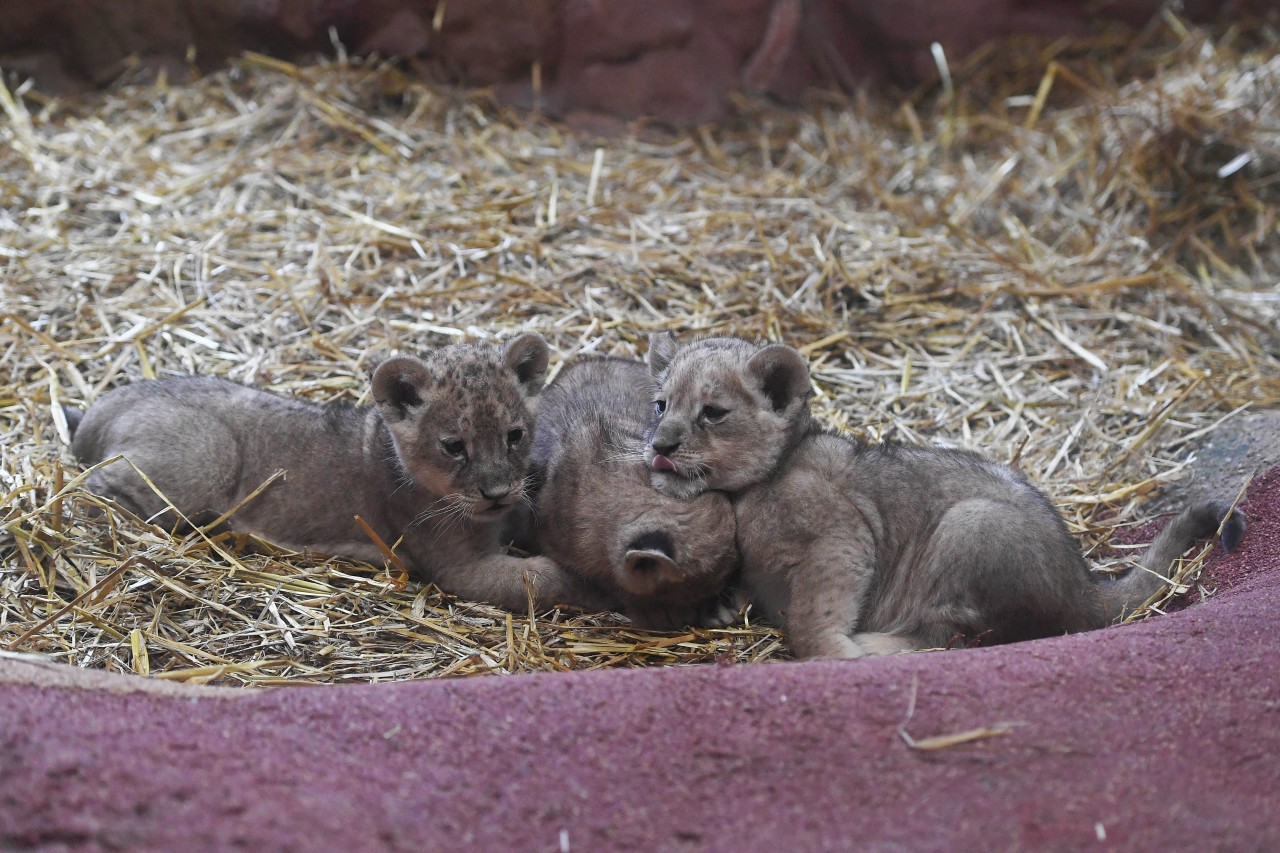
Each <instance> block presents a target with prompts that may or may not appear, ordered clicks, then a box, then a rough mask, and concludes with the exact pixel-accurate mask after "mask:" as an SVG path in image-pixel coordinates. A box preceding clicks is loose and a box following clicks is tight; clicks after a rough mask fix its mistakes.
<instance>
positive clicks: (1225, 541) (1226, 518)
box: [1188, 501, 1245, 551]
mask: <svg viewBox="0 0 1280 853" xmlns="http://www.w3.org/2000/svg"><path fill="white" fill-rule="evenodd" d="M1188 512H1189V513H1191V514H1193V515H1194V516H1195V519H1196V521H1197V522H1198V524H1199V526H1200V529H1201V531H1203V532H1202V533H1201V534H1200V535H1201V536H1210V535H1212V534H1213V533H1216V532H1217V531H1218V530H1219V528H1221V530H1222V547H1223V548H1225V549H1226V550H1228V551H1234V550H1235V549H1236V548H1238V547H1239V546H1240V540H1241V539H1243V538H1244V531H1245V520H1244V513H1242V512H1241V511H1240V510H1238V509H1235V508H1234V507H1232V506H1231V503H1230V502H1229V501H1204V502H1203V503H1199V504H1196V505H1195V506H1193V507H1191V509H1190V510H1189V511H1188ZM1197 538H1199V537H1197Z"/></svg>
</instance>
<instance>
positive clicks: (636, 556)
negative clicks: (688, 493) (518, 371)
mask: <svg viewBox="0 0 1280 853" xmlns="http://www.w3.org/2000/svg"><path fill="white" fill-rule="evenodd" d="M652 396H653V380H652V379H651V378H650V377H649V370H648V368H647V367H646V366H645V364H644V363H643V362H640V361H629V360H627V359H621V358H584V359H579V360H577V361H574V362H571V363H570V364H569V365H567V366H566V367H565V368H564V369H563V370H561V371H560V374H559V375H558V376H557V377H556V379H555V381H554V382H552V383H551V385H550V386H549V387H548V388H547V389H546V390H545V391H543V392H542V403H541V411H540V412H539V414H538V428H537V430H536V431H535V433H534V438H533V466H534V470H535V471H536V472H539V474H540V475H541V478H542V481H543V482H542V484H541V486H540V487H539V491H538V497H537V503H536V511H537V524H536V531H537V539H536V548H537V549H538V551H539V552H540V553H543V554H545V555H547V556H549V557H551V558H552V559H554V560H555V561H556V562H557V563H559V564H560V565H562V566H564V567H565V568H567V569H570V570H572V571H575V572H577V573H578V574H579V575H582V576H583V577H584V578H586V579H587V580H589V581H590V582H591V583H592V584H594V585H595V586H596V587H598V588H599V589H601V590H602V591H604V592H606V593H607V594H608V595H609V596H610V597H612V598H613V599H614V600H615V601H616V602H617V604H618V605H619V606H621V608H622V611H623V612H624V613H626V614H627V616H628V617H630V618H631V620H632V621H633V622H635V623H637V624H639V625H642V626H644V627H648V628H679V627H683V626H685V625H690V624H708V623H714V622H720V623H723V622H724V621H727V620H728V618H730V617H731V614H729V613H727V612H722V610H721V608H720V606H719V594H720V591H721V589H722V588H723V587H724V585H725V581H726V579H727V578H728V577H729V575H730V573H731V572H732V571H733V570H734V569H735V568H736V567H737V562H738V552H737V547H736V545H735V544H734V525H733V508H732V507H731V506H730V505H729V499H728V498H727V497H726V496H725V495H723V494H721V493H719V492H708V493H706V494H702V495H698V496H697V497H695V498H693V499H692V500H687V501H684V500H678V499H676V498H671V497H667V496H666V495H663V494H659V493H658V492H656V491H654V489H653V487H652V486H650V485H649V474H648V466H647V465H646V464H645V461H644V457H643V452H644V443H645V442H644V427H645V421H646V420H647V418H648V414H649V400H650V398H651V397H652Z"/></svg>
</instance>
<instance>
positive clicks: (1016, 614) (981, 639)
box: [866, 498, 1096, 648]
mask: <svg viewBox="0 0 1280 853" xmlns="http://www.w3.org/2000/svg"><path fill="white" fill-rule="evenodd" d="M876 605H877V606H876V608H875V612H876V617H877V618H876V620H875V622H874V624H868V625H867V626H866V627H867V628H868V630H870V631H880V632H886V633H889V634H892V635H895V636H899V637H906V638H909V639H910V640H912V641H913V642H915V643H916V645H915V646H914V647H915V648H947V647H951V646H956V645H962V646H963V645H974V644H981V645H990V644H995V643H1007V642H1015V641H1018V640H1026V639H1033V638H1036V637H1047V636H1052V635H1054V634H1061V633H1065V632H1070V631H1079V630H1084V629H1086V628H1088V627H1089V624H1090V620H1091V615H1090V614H1091V610H1090V608H1093V607H1096V596H1094V595H1092V590H1091V583H1090V580H1089V576H1088V569H1087V567H1086V566H1085V564H1084V560H1083V558H1081V556H1080V552H1079V549H1078V546H1077V545H1076V543H1075V541H1074V540H1073V539H1072V538H1071V536H1070V534H1069V533H1068V532H1067V530H1066V527H1065V525H1063V524H1062V522H1061V521H1060V520H1059V519H1058V518H1057V517H1056V515H1054V514H1053V510H1052V508H1051V507H1049V506H1048V505H1047V504H1044V505H1041V504H1040V503H1038V502H1027V503H1015V502H1013V501H1011V500H1010V501H1006V500H1001V499H991V498H972V499H969V500H964V501H960V502H959V503H957V504H955V505H954V506H952V507H951V508H950V509H948V510H947V511H946V512H945V513H944V514H943V516H942V518H941V519H940V520H939V523H938V525H937V527H936V528H935V529H934V531H933V533H932V534H931V535H930V537H929V541H928V543H927V545H926V547H925V548H924V549H923V551H922V553H921V555H920V556H919V557H918V558H917V559H916V560H915V561H914V562H913V563H912V564H911V565H909V566H903V567H900V570H899V572H898V573H896V576H895V577H894V578H893V580H892V582H891V583H890V584H888V585H887V586H886V588H885V589H884V590H883V591H882V592H881V594H880V596H879V598H878V601H877V602H876Z"/></svg>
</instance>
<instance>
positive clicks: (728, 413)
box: [645, 334, 1244, 658]
mask: <svg viewBox="0 0 1280 853" xmlns="http://www.w3.org/2000/svg"><path fill="white" fill-rule="evenodd" d="M649 364H650V368H651V370H652V371H653V373H654V376H655V379H656V380H657V381H658V383H659V389H658V392H657V394H656V396H655V401H654V412H653V415H652V416H651V423H650V425H649V428H648V435H649V445H648V447H647V448H646V450H645V459H646V461H648V463H649V467H650V476H651V477H652V481H653V485H654V487H655V488H656V489H658V491H661V492H663V493H664V494H668V495H672V496H675V497H681V498H690V497H693V496H694V495H697V494H701V493H702V492H703V491H705V490H708V489H720V490H723V491H726V492H729V493H730V495H731V497H732V499H733V506H734V513H735V515H736V517H737V530H738V547H739V550H740V552H741V556H742V579H743V584H744V586H745V587H746V589H747V591H748V592H749V593H750V594H752V595H753V596H754V598H755V601H756V604H757V605H758V606H759V607H760V608H761V609H762V610H763V611H764V613H765V614H766V616H768V618H770V619H771V620H773V621H774V622H776V623H777V624H779V625H780V626H782V627H784V628H785V629H786V630H787V632H788V635H789V640H790V645H791V648H792V651H794V652H795V654H796V655H797V656H799V657H846V658H852V657H861V656H864V655H877V654H888V653H892V652H899V651H907V650H911V649H924V648H938V647H943V646H948V645H952V644H954V643H956V642H960V643H966V644H967V643H983V644H990V643H1004V642H1013V641H1017V640H1025V639H1033V638H1037V637H1045V636H1051V635H1054V634H1061V633H1065V632H1075V631H1085V630H1089V629H1092V628H1100V627H1102V626H1104V625H1107V624H1109V623H1111V622H1113V621H1115V620H1116V619H1118V618H1119V617H1121V616H1122V615H1123V614H1124V613H1125V612H1126V611H1131V610H1132V609H1134V608H1135V607H1136V606H1138V605H1140V604H1141V603H1142V602H1143V601H1145V600H1146V599H1147V598H1149V597H1150V596H1151V594H1152V593H1154V592H1156V591H1157V590H1158V589H1159V588H1160V587H1161V585H1162V584H1163V583H1165V581H1166V579H1165V578H1164V577H1162V576H1160V575H1157V574H1155V572H1148V571H1144V570H1143V569H1141V568H1133V569H1131V570H1130V571H1129V572H1128V573H1127V574H1125V575H1124V576H1122V577H1121V578H1119V579H1118V580H1116V581H1114V582H1099V581H1096V580H1094V578H1093V576H1092V573H1091V572H1090V571H1089V568H1088V566H1087V565H1086V563H1085V561H1084V559H1083V558H1082V557H1081V555H1080V552H1079V549H1078V547H1077V545H1076V543H1075V542H1074V540H1073V539H1072V538H1071V535H1070V534H1069V532H1068V531H1067V528H1066V525H1065V524H1064V523H1063V522H1062V519H1061V518H1060V517H1059V515H1058V513H1057V512H1056V511H1055V510H1054V508H1053V506H1052V505H1051V504H1050V503H1049V501H1048V500H1047V499H1046V498H1045V497H1044V495H1042V494H1041V493H1040V492H1039V491H1037V490H1036V489H1035V488H1034V487H1033V486H1031V485H1030V484H1029V483H1028V482H1027V481H1026V480H1024V479H1023V478H1022V477H1020V476H1019V475H1018V474H1016V473H1015V472H1014V471H1013V470H1012V469H1010V468H1008V467H1007V466H1004V465H999V464H997V463H994V462H991V461H989V460H987V459H984V458H982V457H981V456H978V455H977V454H974V453H968V452H965V451H958V450H942V449H937V448H923V447H904V446H900V445H895V444H886V445H879V446H871V445H867V444H863V443H862V442H859V441H855V440H852V439H847V438H842V437H839V436H835V435H829V434H825V433H823V432H822V431H821V430H819V429H818V428H817V427H816V425H815V424H813V422H812V421H811V419H810V415H809V396H810V393H811V389H810V382H809V371H808V367H807V366H806V364H805V362H804V359H803V358H802V357H801V356H800V354H799V353H798V352H796V351H795V350H794V349H792V348H791V347H788V346H784V345H781V344H770V345H766V346H757V345H755V344H752V343H749V342H747V341H743V340H739V339H736V338H710V339H705V340H699V341H694V342H692V343H689V344H686V345H683V346H680V345H678V344H677V343H676V341H675V339H674V337H672V336H671V335H669V334H666V335H656V336H654V337H653V338H651V339H650V349H649ZM1228 511H1229V505H1228V504H1224V503H1218V502H1205V503H1201V504H1197V505H1195V506H1192V507H1190V508H1189V509H1187V510H1186V511H1184V512H1183V513H1182V514H1180V515H1179V516H1177V517H1176V518H1175V519H1174V520H1173V521H1172V522H1171V523H1170V524H1169V525H1168V526H1167V527H1166V528H1165V529H1164V531H1163V532H1162V533H1161V534H1160V535H1159V536H1158V537H1156V539H1155V541H1154V542H1153V543H1152V544H1151V546H1150V547H1149V548H1148V550H1147V552H1146V554H1145V556H1144V558H1143V560H1142V562H1143V565H1145V566H1146V568H1148V569H1153V570H1159V571H1166V570H1167V569H1168V567H1169V566H1170V565H1171V564H1172V563H1173V562H1174V561H1175V560H1176V559H1177V558H1178V556H1179V555H1180V554H1181V553H1182V552H1183V551H1184V550H1186V549H1187V548H1188V547H1190V546H1191V545H1192V544H1193V542H1194V541H1195V540H1196V539H1198V538H1200V537H1203V536H1208V535H1210V534H1212V533H1213V532H1214V531H1215V530H1217V528H1218V526H1219V523H1220V522H1222V521H1223V519H1224V518H1226V517H1227V514H1228ZM1243 530H1244V519H1243V516H1241V515H1240V514H1239V513H1238V512H1233V513H1231V516H1230V518H1228V519H1227V520H1226V523H1225V525H1224V527H1223V544H1224V545H1225V546H1226V547H1227V548H1228V550H1230V549H1232V548H1234V547H1235V545H1236V543H1237V542H1238V541H1239V539H1240V536H1241V535H1242V533H1243Z"/></svg>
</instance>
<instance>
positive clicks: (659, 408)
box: [653, 400, 667, 415]
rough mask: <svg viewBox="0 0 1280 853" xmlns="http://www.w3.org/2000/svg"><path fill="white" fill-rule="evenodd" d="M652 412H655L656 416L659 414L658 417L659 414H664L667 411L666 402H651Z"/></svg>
mask: <svg viewBox="0 0 1280 853" xmlns="http://www.w3.org/2000/svg"><path fill="white" fill-rule="evenodd" d="M653 410H654V412H656V413H657V414H659V415H660V414H662V413H663V412H665V411H666V410H667V401H666V400H654V401H653Z"/></svg>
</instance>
